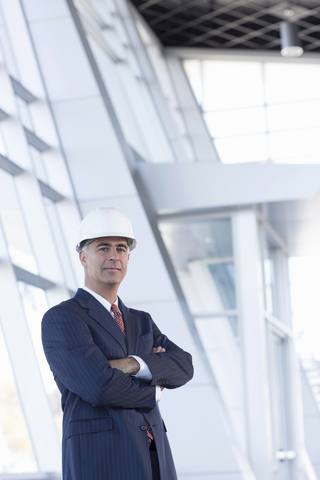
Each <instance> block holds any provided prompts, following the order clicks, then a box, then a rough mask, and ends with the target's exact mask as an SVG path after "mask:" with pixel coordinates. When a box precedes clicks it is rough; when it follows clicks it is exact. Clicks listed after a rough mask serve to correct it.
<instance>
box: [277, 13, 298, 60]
mask: <svg viewBox="0 0 320 480" xmlns="http://www.w3.org/2000/svg"><path fill="white" fill-rule="evenodd" d="M298 32H299V28H298V26H297V25H295V24H294V23H291V22H288V21H286V20H285V21H284V22H281V24H280V34H281V55H282V56H283V57H300V55H302V54H303V48H302V47H301V41H300V39H299V37H298Z"/></svg>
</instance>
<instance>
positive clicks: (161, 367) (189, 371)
mask: <svg viewBox="0 0 320 480" xmlns="http://www.w3.org/2000/svg"><path fill="white" fill-rule="evenodd" d="M150 318H151V317H150ZM151 322H152V330H153V346H154V347H159V346H160V347H163V348H165V349H166V351H165V352H164V353H154V354H150V355H143V356H142V357H141V358H142V359H143V360H144V361H145V362H146V364H147V365H148V367H149V369H150V371H151V373H152V381H151V385H160V386H163V387H166V388H178V387H181V386H182V385H185V384H186V383H187V382H189V380H191V379H192V377H193V365H192V357H191V355H190V353H188V352H185V351H184V350H182V349H181V348H180V347H178V346H177V345H176V344H174V343H173V342H171V341H170V340H169V339H168V337H166V335H163V334H162V333H161V331H160V330H159V328H158V327H157V325H156V324H155V323H154V321H153V320H152V319H151Z"/></svg>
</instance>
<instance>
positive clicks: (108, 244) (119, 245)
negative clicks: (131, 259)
mask: <svg viewBox="0 0 320 480" xmlns="http://www.w3.org/2000/svg"><path fill="white" fill-rule="evenodd" d="M112 245H113V244H112V243H108V242H101V243H98V245H96V248H99V247H112ZM115 247H124V248H128V245H127V244H126V243H116V244H115Z"/></svg>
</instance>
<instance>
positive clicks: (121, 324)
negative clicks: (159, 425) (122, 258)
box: [111, 303, 153, 440]
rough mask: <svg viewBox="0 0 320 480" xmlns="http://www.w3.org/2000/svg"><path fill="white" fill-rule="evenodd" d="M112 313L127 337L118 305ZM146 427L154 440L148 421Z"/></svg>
mask: <svg viewBox="0 0 320 480" xmlns="http://www.w3.org/2000/svg"><path fill="white" fill-rule="evenodd" d="M111 311H112V313H113V315H114V319H115V321H116V322H117V324H118V325H119V327H120V329H121V331H122V333H123V335H124V336H126V332H125V329H124V323H123V319H122V315H121V312H120V310H119V308H118V307H117V305H116V304H115V303H113V304H112V305H111ZM146 426H147V435H148V437H149V438H150V440H153V435H152V430H151V427H150V425H149V423H148V422H147V420H146Z"/></svg>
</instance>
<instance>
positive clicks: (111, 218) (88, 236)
mask: <svg viewBox="0 0 320 480" xmlns="http://www.w3.org/2000/svg"><path fill="white" fill-rule="evenodd" d="M100 237H124V238H126V239H127V241H128V246H129V250H130V251H131V250H133V249H134V248H136V246H137V240H136V239H135V237H134V235H133V231H132V225H131V223H130V220H129V218H128V217H126V215H124V214H123V213H121V212H119V210H117V209H116V208H112V207H109V208H103V207H101V208H97V209H96V210H93V212H90V213H88V215H86V216H85V217H84V219H83V220H82V222H81V224H80V228H79V236H78V244H77V246H76V250H77V252H80V250H81V249H82V248H83V246H84V244H85V240H94V239H95V238H100Z"/></svg>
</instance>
